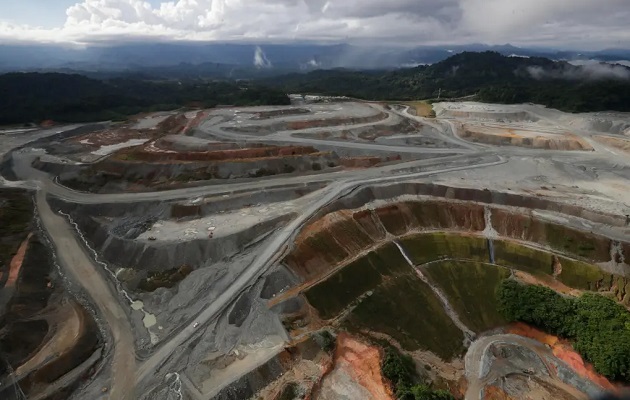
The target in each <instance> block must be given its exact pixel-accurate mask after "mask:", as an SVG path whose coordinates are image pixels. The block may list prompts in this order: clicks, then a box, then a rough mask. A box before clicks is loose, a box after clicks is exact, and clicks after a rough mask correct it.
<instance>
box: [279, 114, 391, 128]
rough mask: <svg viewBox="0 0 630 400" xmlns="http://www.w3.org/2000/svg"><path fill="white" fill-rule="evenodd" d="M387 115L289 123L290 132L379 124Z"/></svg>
mask: <svg viewBox="0 0 630 400" xmlns="http://www.w3.org/2000/svg"><path fill="white" fill-rule="evenodd" d="M387 116H388V114H387V113H384V112H380V113H378V114H375V115H371V116H368V117H360V118H342V117H338V118H326V119H311V120H304V121H292V122H289V123H287V129H288V130H303V129H310V128H323V127H327V126H339V125H357V124H367V123H372V122H378V121H382V120H384V119H386V118H387Z"/></svg>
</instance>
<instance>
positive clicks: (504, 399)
mask: <svg viewBox="0 0 630 400" xmlns="http://www.w3.org/2000/svg"><path fill="white" fill-rule="evenodd" d="M483 400H520V399H517V398H514V397H510V396H509V395H508V394H507V393H505V392H504V391H503V389H501V388H498V387H496V386H486V388H485V389H484V392H483Z"/></svg>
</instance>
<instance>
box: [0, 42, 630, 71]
mask: <svg viewBox="0 0 630 400" xmlns="http://www.w3.org/2000/svg"><path fill="white" fill-rule="evenodd" d="M465 51H475V52H481V51H495V52H498V53H500V54H502V55H504V56H514V57H519V56H520V57H545V58H549V59H552V60H568V61H582V62H583V61H586V60H597V61H605V62H616V61H626V62H628V63H630V50H626V49H607V50H602V51H590V52H587V51H583V52H580V51H562V50H555V49H548V48H519V47H515V46H512V45H509V44H506V45H502V46H488V45H483V44H471V45H461V46H449V47H445V46H420V47H414V48H396V47H391V46H390V47H386V46H357V45H349V44H335V45H323V44H312V43H302V44H299V43H293V44H267V45H264V44H261V45H256V44H235V43H189V42H187V43H132V44H118V45H112V46H89V47H85V48H78V47H69V46H61V45H44V44H38V45H0V72H10V71H58V72H91V73H93V74H96V75H97V76H95V77H99V78H102V77H103V76H102V74H110V75H112V74H113V75H116V74H118V75H119V74H121V73H142V74H149V75H152V76H156V77H158V78H175V79H182V78H195V77H196V78H203V79H208V78H234V79H250V78H257V77H265V76H270V75H278V74H284V73H289V72H297V71H312V70H316V69H334V68H350V69H362V70H370V69H396V68H404V67H412V66H417V65H422V64H433V63H436V62H439V61H442V60H445V59H447V58H448V57H450V56H453V55H455V54H458V53H462V52H465Z"/></svg>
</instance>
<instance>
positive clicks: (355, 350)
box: [313, 332, 395, 400]
mask: <svg viewBox="0 0 630 400" xmlns="http://www.w3.org/2000/svg"><path fill="white" fill-rule="evenodd" d="M381 358H382V357H381V351H380V349H379V348H378V347H374V346H370V345H367V344H365V343H362V342H360V341H359V340H357V339H355V338H353V337H351V336H350V335H348V334H347V333H343V332H342V333H340V334H339V335H338V336H337V347H336V349H335V355H334V368H333V370H332V371H331V372H330V373H329V374H328V375H327V376H326V377H324V379H323V380H322V383H321V386H320V388H319V389H318V391H317V392H316V393H315V395H314V396H313V399H317V400H334V399H338V398H341V397H347V396H348V395H351V394H353V393H362V394H363V396H364V397H361V398H362V399H365V400H394V399H395V397H394V394H393V392H392V389H391V387H390V386H389V384H388V382H387V381H386V379H385V378H384V377H383V375H382V373H381ZM339 383H342V384H341V385H340V384H339ZM350 398H356V397H350Z"/></svg>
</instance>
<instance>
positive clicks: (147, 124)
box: [0, 96, 630, 400]
mask: <svg viewBox="0 0 630 400" xmlns="http://www.w3.org/2000/svg"><path fill="white" fill-rule="evenodd" d="M300 98H301V99H303V97H302V96H300ZM623 118H624V116H621V115H605V114H604V113H602V114H592V115H591V114H589V115H581V114H564V113H560V112H558V111H556V110H551V109H547V108H544V107H540V106H536V105H530V104H527V105H508V106H504V105H487V104H479V103H470V102H458V103H455V102H447V103H439V102H437V103H431V104H430V103H429V102H407V103H405V104H400V105H396V104H388V103H377V102H360V101H354V100H349V99H344V101H343V102H339V101H336V100H334V99H329V102H326V103H317V104H313V103H311V102H310V101H307V102H304V101H302V102H300V103H299V104H294V105H292V106H286V107H270V106H265V107H231V106H230V107H227V106H226V107H216V108H213V109H209V110H194V111H185V112H184V111H182V112H173V113H155V114H146V115H141V116H138V118H136V119H135V120H133V121H129V122H126V123H122V124H100V125H98V126H92V127H89V128H88V127H80V128H76V129H68V130H67V131H63V132H61V128H60V132H61V133H60V134H59V135H58V136H53V137H50V138H49V137H48V136H46V135H45V134H44V133H41V138H40V139H38V140H37V141H36V142H34V143H33V144H32V145H28V146H25V147H22V148H19V149H18V150H16V151H13V152H10V153H7V154H6V155H5V156H3V159H2V162H1V164H0V172H1V173H2V176H3V179H2V180H0V185H5V184H7V185H12V186H15V187H28V188H30V189H29V190H35V189H37V190H38V191H37V192H36V193H35V199H36V200H37V203H36V204H37V213H34V212H33V209H32V202H31V198H32V197H33V194H34V193H33V192H23V193H22V194H21V195H16V194H15V193H13V194H11V193H9V192H6V193H4V192H3V190H4V189H1V190H0V222H1V223H0V233H2V235H1V236H0V285H1V287H2V291H0V304H2V305H4V306H5V313H4V316H3V317H2V318H0V324H1V325H0V345H1V346H2V350H3V354H2V359H0V366H1V367H2V371H0V372H1V373H0V375H2V378H1V379H2V380H1V382H2V386H1V387H0V390H1V388H2V387H5V385H8V386H6V387H7V389H5V390H6V392H1V391H0V397H3V395H4V394H5V393H8V391H10V390H11V389H10V388H13V387H14V386H11V384H12V381H11V379H13V378H17V380H18V383H19V385H20V386H19V387H20V388H21V389H22V390H24V391H25V392H26V393H27V394H28V395H29V396H30V397H32V398H35V399H39V398H41V399H44V398H71V397H70V396H71V395H72V393H74V396H75V397H76V398H105V397H107V396H111V398H117V399H118V398H121V399H122V398H125V396H128V397H129V398H130V399H131V398H133V399H136V398H137V399H140V400H153V399H156V398H173V399H188V398H193V399H201V398H204V399H205V398H212V399H218V400H237V399H238V400H240V399H248V398H262V399H274V400H284V399H294V398H311V399H337V398H344V397H346V398H365V399H387V400H389V399H394V398H398V397H400V396H401V393H404V392H405V391H412V390H413V391H416V392H419V393H420V392H421V393H423V394H426V395H427V396H429V395H431V396H442V398H451V397H450V396H452V397H453V398H456V399H463V398H466V399H468V398H470V399H476V398H491V397H492V396H497V397H501V396H502V397H501V398H503V397H511V398H527V397H532V398H544V397H548V398H557V399H570V398H586V397H588V396H595V395H597V394H600V393H602V392H604V391H605V390H611V391H616V390H619V388H620V387H623V386H624V385H627V384H628V382H627V381H626V380H625V378H624V377H623V375H621V374H619V372H618V371H617V370H612V369H606V365H608V364H606V362H604V361H606V360H608V359H610V360H612V361H614V362H613V363H609V364H610V365H616V364H615V363H617V361H619V360H621V359H622V358H623V357H625V356H628V357H630V354H626V353H627V352H626V348H625V347H624V346H625V345H621V344H620V345H615V351H614V352H608V353H606V352H605V351H603V350H605V349H606V343H618V342H619V341H621V340H625V339H626V336H625V335H627V333H625V331H624V330H623V329H621V330H620V329H617V328H616V327H623V326H626V325H625V324H626V322H627V323H628V324H630V317H627V316H626V314H627V313H628V309H630V265H628V261H627V260H628V259H629V258H628V252H630V241H629V240H628V232H627V230H628V221H629V219H628V217H627V215H628V214H630V211H629V210H630V208H629V207H630V204H628V202H627V201H626V197H627V196H625V195H626V192H627V191H628V189H629V188H630V185H628V184H627V180H628V179H630V167H628V165H627V164H628V163H627V160H625V159H624V158H623V157H622V152H623V151H625V147H624V144H623V143H622V142H623V140H625V139H624V137H622V135H623V132H625V130H626V128H625V127H626V124H625V122H623ZM37 132H39V131H37ZM37 132H35V133H34V134H33V135H35V136H37V135H40V133H37ZM29 134H30V133H29ZM613 139H614V140H613ZM9 179H13V180H9ZM5 182H6V183H5ZM7 190H8V189H7ZM35 215H37V219H36V220H34V218H35ZM4 218H8V219H7V220H6V221H5V220H4ZM44 234H46V236H44ZM53 251H55V252H54V254H55V258H54V260H55V264H52V261H51V260H52V259H53V258H52V255H51V254H53V253H52V252H53ZM46 252H50V253H49V254H48V253H46ZM45 253H46V255H44V254H45ZM44 261H49V262H44ZM532 293H533V294H532ZM511 299H512V300H513V299H517V300H518V301H511ZM537 299H543V300H545V301H546V303H545V304H550V305H553V307H543V306H541V305H540V304H537V303H531V307H523V308H522V309H521V308H518V307H515V306H514V304H517V305H521V304H523V305H525V304H528V305H529V304H530V303H529V302H530V301H531V302H534V301H535V300H537ZM593 304H595V306H593ZM541 309H542V310H546V311H549V313H551V314H552V316H551V317H549V316H548V315H545V316H544V317H542V318H541V317H540V316H539V315H538V314H533V312H534V311H536V310H541ZM548 309H549V310H548ZM532 310H534V311H532ZM554 310H561V311H562V312H561V313H557V314H553V312H554ZM593 310H602V311H605V312H606V313H607V314H606V315H609V316H611V317H610V318H608V317H606V318H600V320H601V324H600V325H601V326H599V327H595V325H596V324H595V325H594V324H593V321H597V317H598V315H597V313H594V312H593ZM576 315H579V316H580V318H583V320H581V321H583V323H579V324H573V323H566V324H564V325H566V326H567V327H569V326H571V327H575V329H574V330H571V329H566V330H562V329H561V328H562V327H560V328H558V327H556V326H554V325H553V324H550V323H548V321H552V322H553V321H565V318H566V321H569V322H570V321H574V320H571V319H570V318H577V317H575V316H576ZM610 321H612V322H615V323H608V322H610ZM617 322H618V323H617ZM585 327H586V328H588V329H586V328H585ZM589 335H594V336H589ZM600 337H601V339H602V340H600V341H598V340H590V342H589V339H594V338H600ZM587 342H589V343H594V344H593V346H594V347H593V348H592V349H594V350H593V351H591V352H589V353H587V352H585V351H584V349H585V347H584V343H587ZM628 342H630V337H628ZM619 343H621V342H619ZM6 349H9V351H7V350H6ZM592 349H591V348H589V350H592ZM617 364H619V365H621V364H620V363H617ZM393 371H394V372H395V373H394V372H393ZM77 396H78V397H77ZM81 396H83V397H81Z"/></svg>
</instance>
